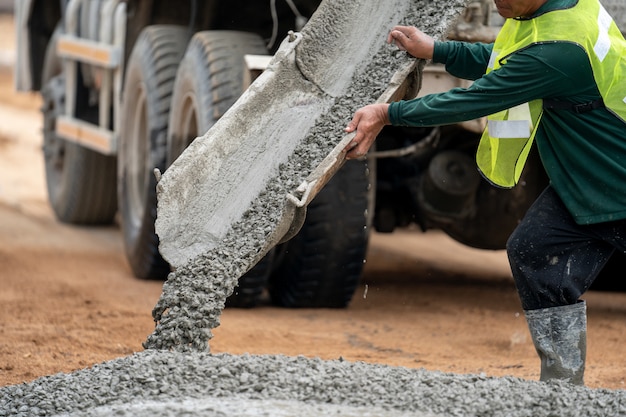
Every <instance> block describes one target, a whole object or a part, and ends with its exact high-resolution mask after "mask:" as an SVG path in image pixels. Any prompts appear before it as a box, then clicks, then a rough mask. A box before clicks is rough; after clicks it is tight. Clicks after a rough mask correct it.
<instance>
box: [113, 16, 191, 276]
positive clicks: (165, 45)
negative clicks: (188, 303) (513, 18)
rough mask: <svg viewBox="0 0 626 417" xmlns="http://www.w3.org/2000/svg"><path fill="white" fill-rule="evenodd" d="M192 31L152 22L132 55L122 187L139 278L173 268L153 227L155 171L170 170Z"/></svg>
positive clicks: (130, 255) (130, 253)
mask: <svg viewBox="0 0 626 417" xmlns="http://www.w3.org/2000/svg"><path fill="white" fill-rule="evenodd" d="M188 33H189V32H188V30H187V29H186V28H184V27H180V26H171V25H155V26H148V27H146V28H145V29H144V30H143V31H142V32H141V34H140V35H139V37H138V39H137V42H136V44H135V46H134V47H133V50H132V53H131V55H130V57H129V59H128V64H127V69H126V77H125V80H124V89H123V92H122V100H123V103H122V117H123V121H122V123H121V128H120V136H119V141H120V142H119V154H118V184H117V191H118V200H119V210H120V220H121V228H122V234H123V240H124V247H125V251H126V257H127V259H128V262H129V264H130V267H131V269H132V271H133V273H134V274H135V276H137V277H138V278H150V279H163V278H165V277H166V276H167V274H168V273H169V271H170V267H169V265H168V263H167V262H166V261H165V260H164V259H163V258H162V257H161V255H160V253H159V250H158V248H159V239H158V237H157V235H156V233H155V231H154V222H155V220H156V178H155V176H154V174H153V171H154V169H155V168H158V169H160V170H161V171H163V170H164V169H165V159H166V146H167V123H168V118H169V112H170V102H171V97H172V91H173V88H174V79H175V77H176V70H177V68H178V65H179V63H180V60H181V59H182V56H183V53H184V51H185V48H186V46H187V40H188Z"/></svg>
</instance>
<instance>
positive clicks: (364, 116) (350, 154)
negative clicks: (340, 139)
mask: <svg viewBox="0 0 626 417" xmlns="http://www.w3.org/2000/svg"><path fill="white" fill-rule="evenodd" d="M388 109H389V104H386V103H378V104H370V105H369V106H365V107H362V108H360V109H359V110H357V111H356V113H354V117H353V118H352V121H351V122H350V123H348V126H347V127H346V132H347V133H352V132H356V135H355V136H354V138H353V139H352V142H350V144H348V146H347V148H346V150H347V153H346V159H357V158H361V157H363V156H365V154H366V153H367V151H368V150H369V148H370V147H371V146H372V144H373V143H374V141H375V140H376V136H378V134H379V133H380V131H381V130H383V127H385V125H388V124H389V116H388V115H387V111H388Z"/></svg>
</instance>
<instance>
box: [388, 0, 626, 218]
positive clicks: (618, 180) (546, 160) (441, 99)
mask: <svg viewBox="0 0 626 417" xmlns="http://www.w3.org/2000/svg"><path fill="white" fill-rule="evenodd" d="M564 3H566V4H567V3H572V0H549V1H548V2H547V3H546V4H544V6H542V8H541V9H539V10H538V12H537V13H540V12H543V11H545V10H548V9H551V8H555V7H561V6H562V5H563V4H564ZM492 47H493V45H492V44H481V43H475V44H469V43H464V42H454V41H449V42H436V43H435V50H434V56H433V61H434V62H438V63H442V64H445V66H446V70H447V71H448V72H449V73H451V74H452V75H454V76H456V77H459V78H465V79H470V80H474V83H473V84H472V86H471V87H469V88H467V89H462V88H455V89H452V90H450V91H448V92H445V93H439V94H431V95H427V96H425V97H422V98H419V99H414V100H409V101H401V102H397V103H392V104H391V105H390V107H389V120H390V122H391V124H393V125H404V126H437V125H445V124H453V123H457V122H460V121H464V120H471V119H475V118H479V117H483V116H487V115H490V114H493V113H496V112H498V111H501V110H505V109H508V108H511V107H514V106H516V105H518V104H521V103H525V102H529V101H531V100H535V99H557V100H563V101H568V102H571V103H573V104H582V103H588V102H590V101H593V100H596V99H599V98H600V92H599V90H598V88H597V86H596V83H595V80H594V77H593V71H592V68H591V64H590V63H589V59H588V57H587V55H586V53H585V51H584V50H583V48H582V47H580V46H578V45H575V44H572V43H566V42H558V43H550V44H541V45H533V46H531V47H529V48H526V49H524V50H522V51H518V52H516V53H514V54H513V55H512V56H511V57H510V58H509V59H508V60H507V63H506V65H503V66H502V67H501V68H499V69H498V70H495V71H491V72H490V73H489V74H486V75H483V74H485V71H486V68H487V63H488V62H489V57H490V55H491V50H492ZM620 82H624V81H621V80H620ZM535 142H536V143H537V147H538V150H539V154H540V157H541V160H542V163H543V165H544V168H545V170H546V172H547V174H548V177H549V178H550V183H551V185H552V186H553V187H554V189H555V191H556V192H557V193H558V195H559V196H560V197H561V199H562V200H563V202H564V203H565V205H566V206H567V208H568V210H569V211H570V212H571V214H572V215H573V216H574V218H575V220H576V222H577V223H580V224H591V223H599V222H606V221H613V220H619V219H624V218H626V123H624V122H623V121H622V120H620V119H618V118H617V117H616V116H615V115H613V114H612V113H610V112H609V111H608V110H607V109H605V108H601V109H596V110H593V111H590V112H587V113H580V114H577V113H575V112H573V111H570V110H545V111H544V115H543V118H542V119H541V121H540V125H539V127H538V130H537V134H536V136H535Z"/></svg>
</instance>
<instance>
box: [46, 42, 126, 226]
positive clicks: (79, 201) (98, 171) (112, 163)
mask: <svg viewBox="0 0 626 417" xmlns="http://www.w3.org/2000/svg"><path fill="white" fill-rule="evenodd" d="M58 33H59V30H56V31H55V32H54V34H53V36H52V38H51V39H50V42H49V43H48V47H47V50H46V55H45V59H44V67H43V70H42V80H41V85H42V89H41V95H42V102H43V104H42V107H41V111H42V113H43V155H44V165H45V172H46V188H47V190H48V199H49V201H50V206H51V207H52V210H53V212H54V214H55V216H56V217H57V219H59V220H60V221H61V222H64V223H73V224H108V223H111V222H112V221H113V218H114V217H115V212H116V211H117V194H116V191H115V188H116V170H117V168H116V160H115V158H114V157H110V156H105V155H102V154H100V153H98V152H95V151H92V150H90V149H87V148H84V147H82V146H80V145H78V144H75V143H72V142H68V141H65V140H64V139H62V138H59V137H57V135H56V133H55V127H56V120H57V116H58V115H60V114H62V112H63V108H64V105H65V77H64V75H63V73H62V65H61V59H60V58H59V56H58V55H57V53H56V44H57V42H56V40H57V36H58ZM86 94H87V91H84V90H81V89H79V96H85V95H86ZM80 99H81V98H80V97H79V101H80ZM78 116H79V117H83V118H85V119H89V118H90V117H94V116H97V108H94V107H91V108H90V107H88V106H80V107H79V108H78Z"/></svg>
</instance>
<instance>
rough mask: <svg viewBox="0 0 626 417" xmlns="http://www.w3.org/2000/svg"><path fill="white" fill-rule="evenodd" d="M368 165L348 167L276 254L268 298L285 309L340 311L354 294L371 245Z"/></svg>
mask: <svg viewBox="0 0 626 417" xmlns="http://www.w3.org/2000/svg"><path fill="white" fill-rule="evenodd" d="M369 184H370V181H369V175H368V169H367V165H366V163H365V162H363V161H349V162H347V163H346V164H345V165H344V166H343V167H342V168H341V170H340V171H339V172H337V174H335V176H334V177H333V178H332V179H331V181H330V182H329V183H328V184H327V185H326V187H325V188H324V189H322V191H321V192H320V193H319V194H318V195H317V197H315V199H314V200H313V201H312V202H311V204H310V205H309V206H308V208H307V215H306V220H305V222H304V225H303V226H302V229H301V230H300V232H299V233H298V234H297V235H296V236H295V237H294V238H292V239H291V240H289V241H288V242H286V243H284V244H282V245H281V246H280V247H279V248H278V249H277V252H278V253H277V255H276V257H277V260H276V265H275V268H276V269H275V271H274V273H273V274H272V275H271V277H270V283H269V293H270V297H271V299H272V302H273V303H274V304H277V305H280V306H283V307H292V308H293V307H307V308H342V307H346V306H347V305H348V304H349V302H350V300H351V299H352V296H353V295H354V291H355V290H356V288H357V286H358V284H359V280H360V278H361V274H362V272H363V265H364V260H365V254H366V251H367V244H368V240H369V221H368V217H369V216H368V207H369V202H370V201H371V197H372V196H371V192H370V191H368V189H369Z"/></svg>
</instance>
